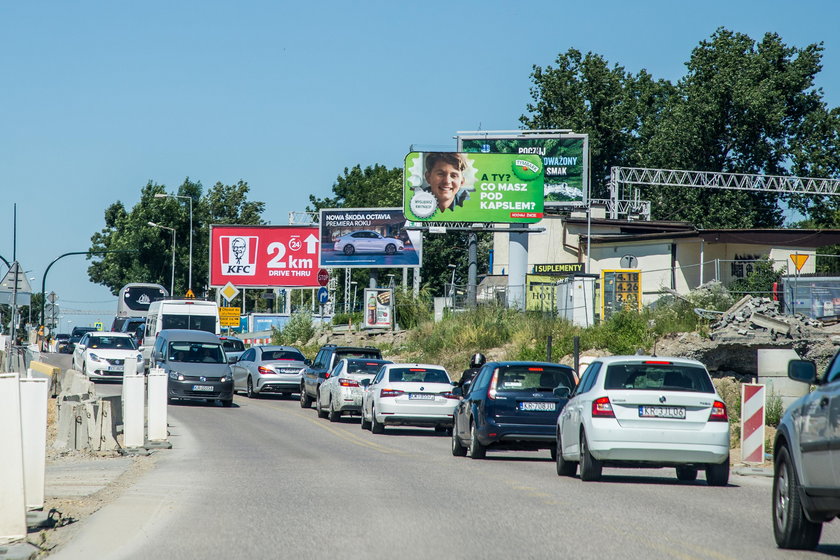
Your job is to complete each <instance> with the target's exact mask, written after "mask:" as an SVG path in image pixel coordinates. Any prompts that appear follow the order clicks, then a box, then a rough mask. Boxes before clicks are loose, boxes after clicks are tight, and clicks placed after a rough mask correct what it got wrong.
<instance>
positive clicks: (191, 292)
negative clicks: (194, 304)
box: [184, 288, 195, 298]
mask: <svg viewBox="0 0 840 560" xmlns="http://www.w3.org/2000/svg"><path fill="white" fill-rule="evenodd" d="M184 297H188V298H195V294H194V293H193V291H192V288H190V289H189V290H187V293H186V294H184Z"/></svg>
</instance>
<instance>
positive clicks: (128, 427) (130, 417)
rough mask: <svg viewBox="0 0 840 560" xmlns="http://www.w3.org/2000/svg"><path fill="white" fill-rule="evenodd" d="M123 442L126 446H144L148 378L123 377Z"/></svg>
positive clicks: (140, 376) (137, 376) (138, 376)
mask: <svg viewBox="0 0 840 560" xmlns="http://www.w3.org/2000/svg"><path fill="white" fill-rule="evenodd" d="M122 395H123V415H124V423H123V444H124V446H125V447H126V448H136V447H143V443H144V441H145V437H144V436H145V432H146V430H145V424H146V422H145V414H144V413H145V404H146V403H145V401H146V399H145V397H146V378H145V377H144V376H142V375H126V376H125V377H123V393H122Z"/></svg>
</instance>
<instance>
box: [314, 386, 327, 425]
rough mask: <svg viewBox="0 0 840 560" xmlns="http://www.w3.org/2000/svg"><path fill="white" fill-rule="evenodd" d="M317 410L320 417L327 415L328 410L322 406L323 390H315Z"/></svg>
mask: <svg viewBox="0 0 840 560" xmlns="http://www.w3.org/2000/svg"><path fill="white" fill-rule="evenodd" d="M315 410H316V411H317V412H318V418H326V417H327V411H326V410H324V408H323V407H322V406H321V391H316V392H315Z"/></svg>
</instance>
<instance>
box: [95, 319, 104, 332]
mask: <svg viewBox="0 0 840 560" xmlns="http://www.w3.org/2000/svg"><path fill="white" fill-rule="evenodd" d="M93 326H94V328H96V330H98V331H101V330H102V328H103V326H104V325H103V324H102V321H97V322H95V323H94V324H93Z"/></svg>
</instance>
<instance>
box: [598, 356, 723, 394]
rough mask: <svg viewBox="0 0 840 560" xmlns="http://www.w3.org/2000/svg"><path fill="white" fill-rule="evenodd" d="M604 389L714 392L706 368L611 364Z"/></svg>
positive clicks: (654, 364) (678, 365)
mask: <svg viewBox="0 0 840 560" xmlns="http://www.w3.org/2000/svg"><path fill="white" fill-rule="evenodd" d="M604 388H605V389H625V390H627V389H629V390H642V391H643V390H650V389H663V390H669V391H689V392H697V393H714V392H715V388H714V385H712V380H711V379H710V378H709V374H708V373H707V372H706V370H705V368H702V367H697V366H689V365H680V364H671V363H668V362H663V363H653V362H649V363H641V364H612V365H610V366H608V367H607V376H606V378H605V379H604Z"/></svg>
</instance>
